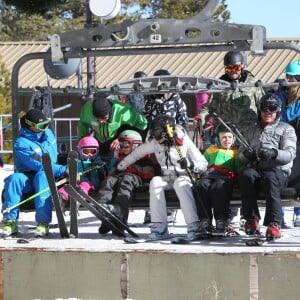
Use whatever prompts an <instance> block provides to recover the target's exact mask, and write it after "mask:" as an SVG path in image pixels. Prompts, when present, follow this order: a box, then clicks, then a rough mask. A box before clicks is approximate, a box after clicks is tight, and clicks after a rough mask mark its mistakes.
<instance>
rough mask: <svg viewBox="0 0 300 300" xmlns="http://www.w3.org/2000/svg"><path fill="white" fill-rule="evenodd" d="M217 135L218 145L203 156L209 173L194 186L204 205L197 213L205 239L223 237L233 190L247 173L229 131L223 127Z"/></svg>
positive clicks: (200, 204) (216, 141)
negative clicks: (215, 236) (236, 182)
mask: <svg viewBox="0 0 300 300" xmlns="http://www.w3.org/2000/svg"><path fill="white" fill-rule="evenodd" d="M216 131H217V133H216V140H215V144H216V145H211V146H209V147H208V148H207V149H206V150H205V151H204V153H203V156H204V157H205V158H206V160H207V162H208V167H207V171H206V172H205V173H204V174H203V175H202V176H201V178H200V179H199V180H197V181H196V186H195V188H196V192H197V193H198V195H199V198H200V199H201V203H197V210H198V215H199V219H200V221H201V233H203V235H207V234H212V235H224V233H225V230H226V227H227V225H229V224H227V223H228V222H227V219H228V212H229V204H230V199H231V196H232V187H233V184H234V182H235V179H236V178H237V177H238V176H239V174H240V172H241V171H242V170H244V169H245V165H244V164H243V163H242V162H241V161H240V160H239V159H238V147H234V146H233V145H234V142H235V137H234V136H233V134H232V133H231V132H230V130H229V129H228V128H227V127H226V126H224V125H222V124H221V125H219V127H218V128H217V129H216ZM200 199H199V200H200ZM198 202H199V201H198ZM212 211H213V212H212ZM213 216H214V218H215V220H216V228H215V230H213V227H212V219H213Z"/></svg>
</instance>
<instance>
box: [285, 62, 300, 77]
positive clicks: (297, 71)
mask: <svg viewBox="0 0 300 300" xmlns="http://www.w3.org/2000/svg"><path fill="white" fill-rule="evenodd" d="M285 73H286V75H289V76H297V75H298V76H300V61H293V62H290V63H289V64H288V65H287V67H286V69H285Z"/></svg>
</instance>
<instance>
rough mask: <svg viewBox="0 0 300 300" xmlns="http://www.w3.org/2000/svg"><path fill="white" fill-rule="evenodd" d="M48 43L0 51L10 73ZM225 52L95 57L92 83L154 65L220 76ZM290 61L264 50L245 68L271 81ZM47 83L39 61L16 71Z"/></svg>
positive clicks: (24, 82)
mask: <svg viewBox="0 0 300 300" xmlns="http://www.w3.org/2000/svg"><path fill="white" fill-rule="evenodd" d="M268 41H278V42H293V43H295V44H300V38H293V39H269V40H268ZM49 47H50V44H49V42H2V43H0V54H1V56H2V59H3V62H4V63H5V65H6V67H7V69H8V70H9V71H10V72H11V71H12V69H13V66H14V64H15V63H16V62H17V61H18V60H19V59H20V58H21V57H22V56H24V55H25V54H28V53H35V52H46V51H47V50H48V49H49ZM247 54H249V53H247ZM224 55H225V52H214V53H212V52H199V53H178V54H174V53H172V54H167V55H166V54H152V55H138V56H125V55H124V56H109V57H96V58H95V59H94V63H95V66H96V72H95V86H97V87H105V86H109V85H111V84H114V83H117V82H119V81H123V80H127V79H130V78H132V77H133V74H134V73H135V72H136V71H139V70H143V71H144V72H145V73H146V74H148V75H153V73H154V71H155V70H157V69H158V68H164V69H168V70H169V71H170V73H171V74H174V75H175V74H176V75H191V76H209V77H217V78H218V77H220V76H221V75H222V74H223V72H224V70H223V57H224ZM86 60H87V59H86V58H83V59H82V70H83V73H82V78H83V87H86V86H87V76H86V65H87V63H86ZM293 60H300V54H299V53H297V52H295V51H292V50H277V49H275V50H273V49H272V50H267V51H266V55H265V56H256V57H253V56H251V55H248V66H247V68H248V70H250V71H251V72H252V73H253V74H254V75H255V76H256V78H258V79H261V80H262V81H263V82H273V81H274V80H275V79H276V78H283V77H284V69H285V67H286V65H287V64H288V63H289V62H290V61H293ZM49 84H50V86H52V87H54V88H58V87H66V86H72V87H78V78H77V76H76V75H73V76H71V77H70V78H68V79H61V80H56V79H52V78H50V80H49ZM37 85H39V86H47V85H48V78H47V74H46V72H45V70H44V66H43V61H42V60H38V59H37V60H31V61H29V62H26V63H25V64H24V65H23V66H22V67H21V70H20V74H19V86H20V87H22V88H32V87H34V86H37Z"/></svg>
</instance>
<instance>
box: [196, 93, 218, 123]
mask: <svg viewBox="0 0 300 300" xmlns="http://www.w3.org/2000/svg"><path fill="white" fill-rule="evenodd" d="M220 97H221V95H220V94H213V93H212V94H211V95H210V97H209V100H208V103H207V104H206V105H204V106H203V108H202V109H201V112H200V114H199V116H200V118H201V121H202V124H205V123H206V121H207V120H208V119H209V117H210V115H211V114H212V113H213V112H216V111H217V108H218V103H219V101H220Z"/></svg>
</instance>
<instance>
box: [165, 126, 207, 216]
mask: <svg viewBox="0 0 300 300" xmlns="http://www.w3.org/2000/svg"><path fill="white" fill-rule="evenodd" d="M166 132H167V134H168V136H169V138H170V139H171V140H172V141H173V144H174V145H175V148H176V151H177V153H178V155H179V157H180V158H181V159H182V158H185V157H184V155H183V153H182V151H181V149H180V148H179V146H178V143H177V142H176V139H175V138H174V133H173V129H172V127H171V126H170V125H169V124H167V125H166ZM185 170H186V172H187V174H188V176H189V178H190V180H191V182H192V191H193V195H194V197H195V199H196V201H197V202H198V203H200V205H201V208H202V209H203V212H204V214H205V216H206V217H207V219H210V217H209V215H208V212H207V210H206V208H205V206H204V203H203V201H202V199H201V197H200V196H199V194H198V191H197V190H196V189H195V178H194V176H193V174H192V170H191V168H189V167H186V169H185Z"/></svg>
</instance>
